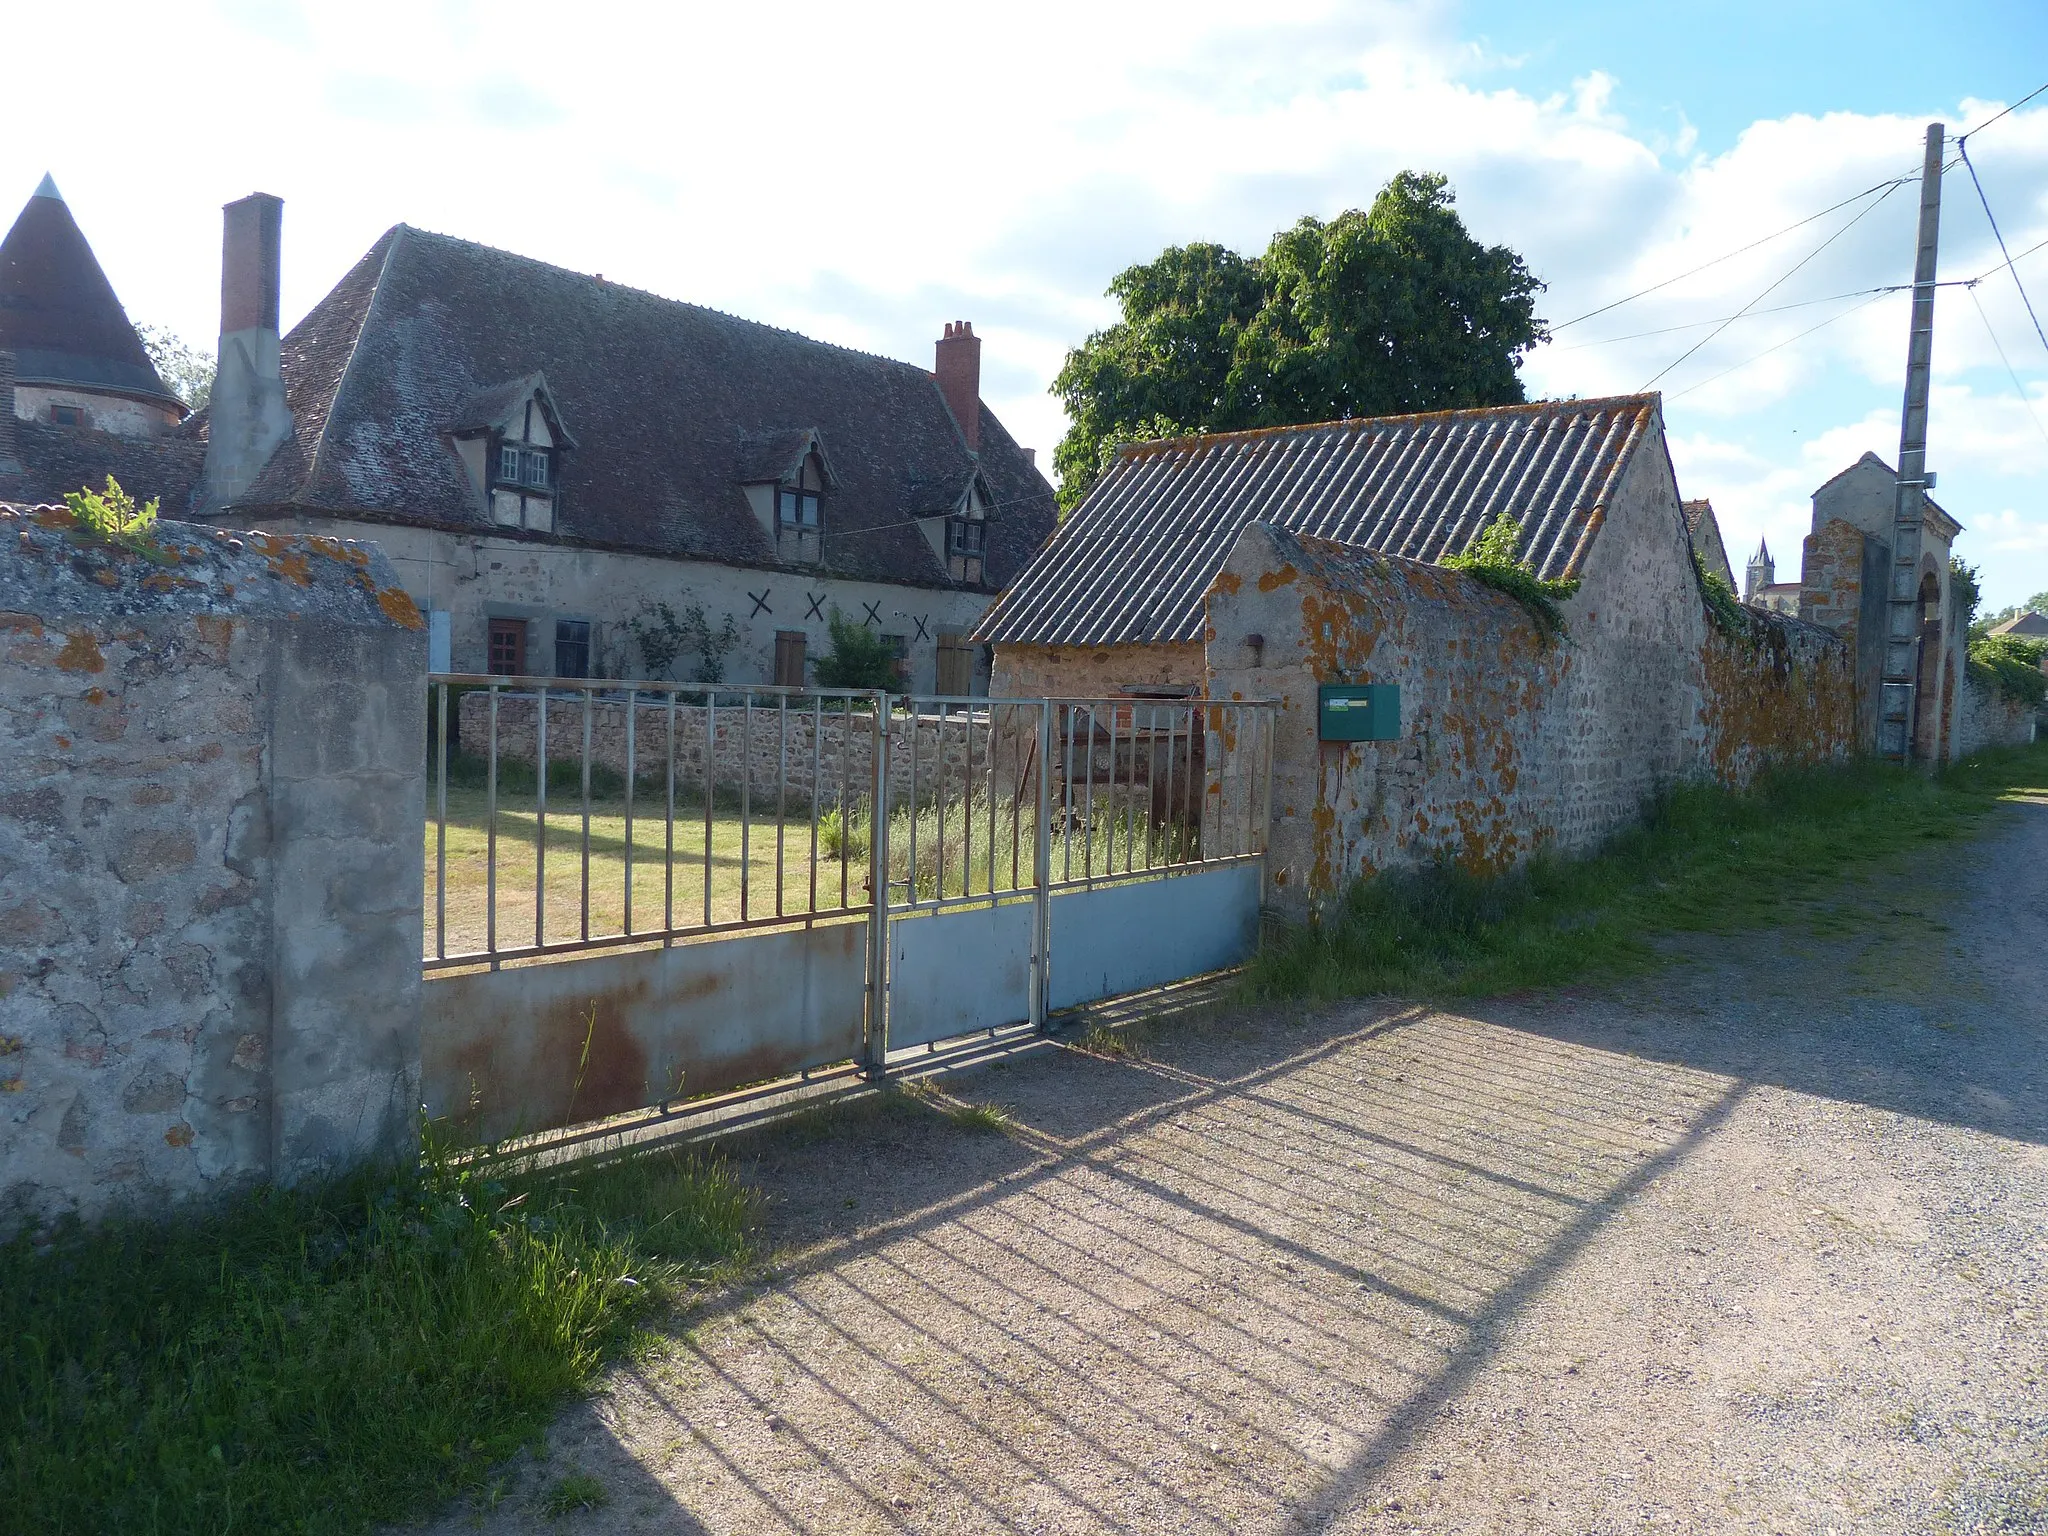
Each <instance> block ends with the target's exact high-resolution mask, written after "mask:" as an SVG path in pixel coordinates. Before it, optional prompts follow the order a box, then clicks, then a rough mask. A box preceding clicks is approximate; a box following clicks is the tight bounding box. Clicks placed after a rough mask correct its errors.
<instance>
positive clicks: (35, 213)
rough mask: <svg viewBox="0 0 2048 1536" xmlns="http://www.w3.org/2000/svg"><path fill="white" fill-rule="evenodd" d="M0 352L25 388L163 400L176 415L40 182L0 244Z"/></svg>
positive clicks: (57, 199) (78, 237)
mask: <svg viewBox="0 0 2048 1536" xmlns="http://www.w3.org/2000/svg"><path fill="white" fill-rule="evenodd" d="M0 351H11V352H13V353H14V373H15V378H16V379H17V381H18V382H20V383H23V384H56V385H65V386H69V387H71V388H75V389H82V390H92V391H98V392H101V393H108V394H118V395H125V396H128V397H131V398H136V399H143V400H151V401H161V402H163V403H166V404H170V405H176V406H179V408H180V409H182V408H183V407H182V405H181V403H180V402H179V400H178V397H177V396H176V395H174V394H172V393H171V392H170V391H169V390H168V389H166V388H165V387H164V382H163V380H162V379H160V378H159V377H157V371H156V369H155V367H154V366H152V365H151V363H150V361H149V354H148V353H147V352H146V351H144V350H143V346H142V338H141V337H140V336H138V335H137V334H136V333H135V327H134V326H132V325H130V324H129V323H128V315H127V313H126V311H124V310H123V309H122V308H121V301H120V300H119V299H117V298H116V297H114V285H113V284H112V283H109V282H108V281H107V274H106V273H105V272H103V271H101V270H100V264H99V258H97V257H96V256H94V255H93V253H92V247H91V246H90V245H88V244H87V243H86V239H85V235H84V234H83V233H82V232H81V231H80V229H79V227H78V222H77V220H75V219H73V218H72V217H71V209H70V208H69V207H68V206H67V205H66V204H65V202H64V199H63V197H62V196H61V195H60V194H59V193H58V191H57V184H56V183H55V182H54V181H52V180H51V179H50V178H49V177H48V176H45V177H44V178H43V181H42V185H41V186H39V187H37V188H36V190H35V195H34V196H32V197H31V198H30V199H29V200H28V203H27V205H26V206H24V207H23V208H22V210H21V215H20V217H19V218H17V219H16V220H15V221H14V227H13V228H12V229H10V230H9V231H8V232H7V238H6V239H5V240H0Z"/></svg>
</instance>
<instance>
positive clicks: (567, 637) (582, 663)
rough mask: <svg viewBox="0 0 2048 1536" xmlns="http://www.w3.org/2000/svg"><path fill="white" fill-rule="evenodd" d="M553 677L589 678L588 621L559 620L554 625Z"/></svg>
mask: <svg viewBox="0 0 2048 1536" xmlns="http://www.w3.org/2000/svg"><path fill="white" fill-rule="evenodd" d="M555 676H557V677H588V676H590V621H589V620H588V619H559V620H557V621H556V623H555Z"/></svg>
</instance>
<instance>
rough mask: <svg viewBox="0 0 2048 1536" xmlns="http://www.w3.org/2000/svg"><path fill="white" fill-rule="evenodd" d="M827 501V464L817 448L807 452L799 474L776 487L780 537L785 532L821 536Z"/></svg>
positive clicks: (795, 536) (777, 527) (777, 520)
mask: <svg viewBox="0 0 2048 1536" xmlns="http://www.w3.org/2000/svg"><path fill="white" fill-rule="evenodd" d="M824 503H825V466H824V464H823V463H822V462H820V460H819V458H818V454H817V450H815V449H813V450H812V451H811V452H809V453H807V454H805V455H804V461H803V463H802V464H800V465H798V466H797V471H796V473H795V474H794V475H792V476H791V477H790V478H789V479H788V480H786V481H784V482H783V483H782V484H781V485H778V486H777V487H776V488H775V531H776V534H777V536H778V537H780V536H785V535H786V536H788V537H791V538H795V539H797V540H799V541H801V540H802V539H804V538H806V537H809V538H813V539H815V538H816V537H818V534H819V530H820V529H821V527H822V526H823V524H824V515H825V506H824ZM814 552H815V551H814Z"/></svg>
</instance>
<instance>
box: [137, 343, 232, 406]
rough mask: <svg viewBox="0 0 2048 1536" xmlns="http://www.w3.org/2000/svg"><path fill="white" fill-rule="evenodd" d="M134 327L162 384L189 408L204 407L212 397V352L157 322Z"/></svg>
mask: <svg viewBox="0 0 2048 1536" xmlns="http://www.w3.org/2000/svg"><path fill="white" fill-rule="evenodd" d="M135 330H136V334H137V335H139V336H141V338H142V350H143V351H145V352H147V353H148V354H149V360H150V362H152V363H153V364H155V365H156V375H157V377H158V378H160V379H162V380H163V381H164V386H165V387H166V388H167V389H169V390H170V392H171V393H172V394H174V395H176V396H177V397H178V398H179V399H180V400H182V401H184V402H185V404H186V405H188V406H190V407H191V408H192V409H193V410H195V411H198V410H204V409H205V407H206V402H207V401H208V400H210V399H211V398H212V397H213V375H214V361H213V354H212V353H211V352H201V351H199V350H198V349H196V348H194V347H189V346H187V345H186V344H185V341H184V338H183V337H181V336H179V335H178V334H177V333H176V332H175V331H172V330H170V329H168V328H166V327H164V326H161V325H138V326H137V327H136V328H135Z"/></svg>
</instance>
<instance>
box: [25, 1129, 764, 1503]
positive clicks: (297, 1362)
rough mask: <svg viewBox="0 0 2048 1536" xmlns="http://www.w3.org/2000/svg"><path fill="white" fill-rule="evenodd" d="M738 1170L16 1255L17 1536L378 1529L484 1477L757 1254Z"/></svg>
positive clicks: (688, 1170)
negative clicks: (641, 1329) (657, 1322)
mask: <svg viewBox="0 0 2048 1536" xmlns="http://www.w3.org/2000/svg"><path fill="white" fill-rule="evenodd" d="M753 1209H754V1199H753V1196H752V1195H751V1194H750V1192H749V1191H748V1190H747V1189H746V1188H745V1187H744V1186H742V1185H741V1184H739V1183H738V1182H737V1181H736V1179H735V1178H734V1176H733V1175H732V1174H731V1172H730V1171H729V1170H728V1169H727V1168H726V1166H725V1165H724V1164H722V1163H718V1162H709V1161H705V1160H703V1159H701V1158H695V1157H688V1156H683V1155H679V1154H672V1153H652V1154H647V1155H643V1156H640V1157H636V1158H633V1159H631V1160H625V1161H619V1162H614V1163H611V1164H609V1165H606V1166H601V1167H591V1168H579V1169H576V1170H573V1171H566V1172H561V1173H557V1174H553V1175H549V1176H542V1175H526V1176H514V1177H504V1176H500V1175H494V1174H493V1173H491V1172H489V1171H487V1170H483V1169H478V1168H474V1167H472V1168H458V1167H455V1166H453V1165H451V1164H449V1163H447V1162H445V1161H442V1160H438V1159H429V1162H428V1165H427V1166H426V1167H425V1168H424V1169H423V1170H422V1171H421V1172H419V1173H418V1174H416V1175H407V1176H404V1177H400V1178H396V1179H394V1178H392V1177H389V1176H386V1177H383V1178H381V1179H372V1178H362V1179H357V1180H354V1181H351V1182H346V1183H341V1184H336V1185H333V1186H330V1187H327V1188H323V1189H317V1190H299V1191H284V1190H269V1191H262V1192H258V1193H254V1194H251V1195H248V1196H245V1197H242V1198H240V1199H238V1200H236V1201H234V1202H233V1203H232V1204H230V1205H227V1206H225V1207H221V1208H216V1209H214V1210H212V1211H208V1212H198V1211H190V1212H179V1213H177V1214H175V1215H174V1216H172V1217H171V1218H170V1219H167V1220H160V1221H149V1220H142V1219H128V1220H123V1221H116V1222H111V1223H108V1224H106V1225H104V1226H100V1227H97V1228H93V1229H89V1230H88V1229H81V1228H80V1227H78V1226H77V1225H75V1224H72V1225H69V1226H67V1227H65V1228H62V1229H60V1230H56V1231H54V1232H45V1233H43V1234H41V1235H40V1238H38V1237H37V1236H35V1235H33V1234H29V1235H24V1236H22V1237H20V1238H18V1239H16V1240H15V1241H13V1242H12V1243H10V1244H7V1245H6V1246H4V1247H0V1316H4V1317H5V1318H6V1319H7V1347H6V1349H5V1350H4V1352H0V1487H5V1488H6V1489H7V1490H8V1494H7V1497H6V1498H5V1499H0V1530H4V1531H8V1532H15V1531H20V1532H28V1531H35V1532H40V1533H52V1536H58V1533H80V1536H84V1533H98V1532H106V1531H120V1532H123V1533H127V1536H155V1533H171V1532H188V1531H189V1532H201V1531H204V1532H224V1531H249V1532H257V1531H262V1532H271V1531H291V1532H322V1533H324V1532H342V1531H362V1530H366V1529H368V1528H370V1527H371V1526H373V1525H375V1524H377V1523H379V1522H384V1521H393V1520H403V1519H407V1518H411V1517H416V1516H418V1515H420V1514H422V1513H424V1512H426V1511H428V1510H430V1509H431V1508H432V1507H433V1506H434V1505H436V1504H437V1503H439V1502H440V1501H442V1500H444V1499H445V1498H447V1497H448V1496H450V1495H453V1494H457V1493H460V1492H462V1491H464V1490H467V1489H473V1488H476V1487H478V1486H479V1485H481V1484H482V1483H483V1482H484V1480H485V1478H486V1476H487V1475H488V1473H489V1470H490V1468H491V1467H492V1466H493V1465H494V1464H496V1463H498V1462H500V1461H502V1460H503V1459H504V1458H505V1457H506V1456H508V1455H510V1454H511V1453H512V1452H513V1451H515V1450H517V1449H518V1448H519V1447H520V1446H521V1445H523V1444H528V1443H531V1442H534V1441H536V1440H537V1439H538V1438H539V1436H540V1435H541V1432H542V1430H543V1429H544V1427H545V1425H546V1423H547V1421H548V1418H549V1416H550V1414H551V1413H552V1412H553V1411H554V1410H556V1409H557V1408H558V1407H559V1406H560V1404H561V1402H562V1400H563V1398H564V1397H565V1396H566V1395H568V1394H570V1393H572V1392H574V1391H575V1390H577V1389H578V1388H580V1387H582V1386H584V1385H586V1384H587V1383H588V1382H589V1381H590V1380H591V1377H592V1375H593V1373H594V1372H595V1371H596V1370H597V1368H598V1367H599V1366H600V1365H602V1364H603V1363H604V1361H605V1360H607V1359H608V1358H611V1357H613V1356H615V1355H616V1354H618V1353H619V1352H620V1351H621V1350H624V1349H626V1348H628V1347H629V1346H630V1345H631V1344H632V1343H633V1341H634V1339H635V1338H636V1336H637V1335H638V1324H639V1323H640V1322H641V1320H642V1319H643V1318H645V1317H647V1315H648V1314H649V1311H650V1309H651V1308H654V1307H656V1306H658V1305H660V1304H661V1303H663V1302H665V1301H669V1300H672V1299H674V1298H675V1297H677V1296H678V1295H680V1294H683V1293H685V1292H687V1291H688V1290H689V1289H691V1288H694V1287H696V1286H700V1285H703V1284H705V1283H708V1282H710V1281H712V1280H714V1279H716V1278H717V1277H718V1276H719V1275H720V1274H721V1273H723V1272H725V1271H727V1270H728V1269H729V1267H730V1266H733V1265H735V1264H737V1263H738V1262H740V1260H741V1259H742V1258H743V1256H744V1251H745V1245H746V1234H747V1230H748V1228H749V1226H750V1224H751V1221H752V1215H753Z"/></svg>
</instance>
